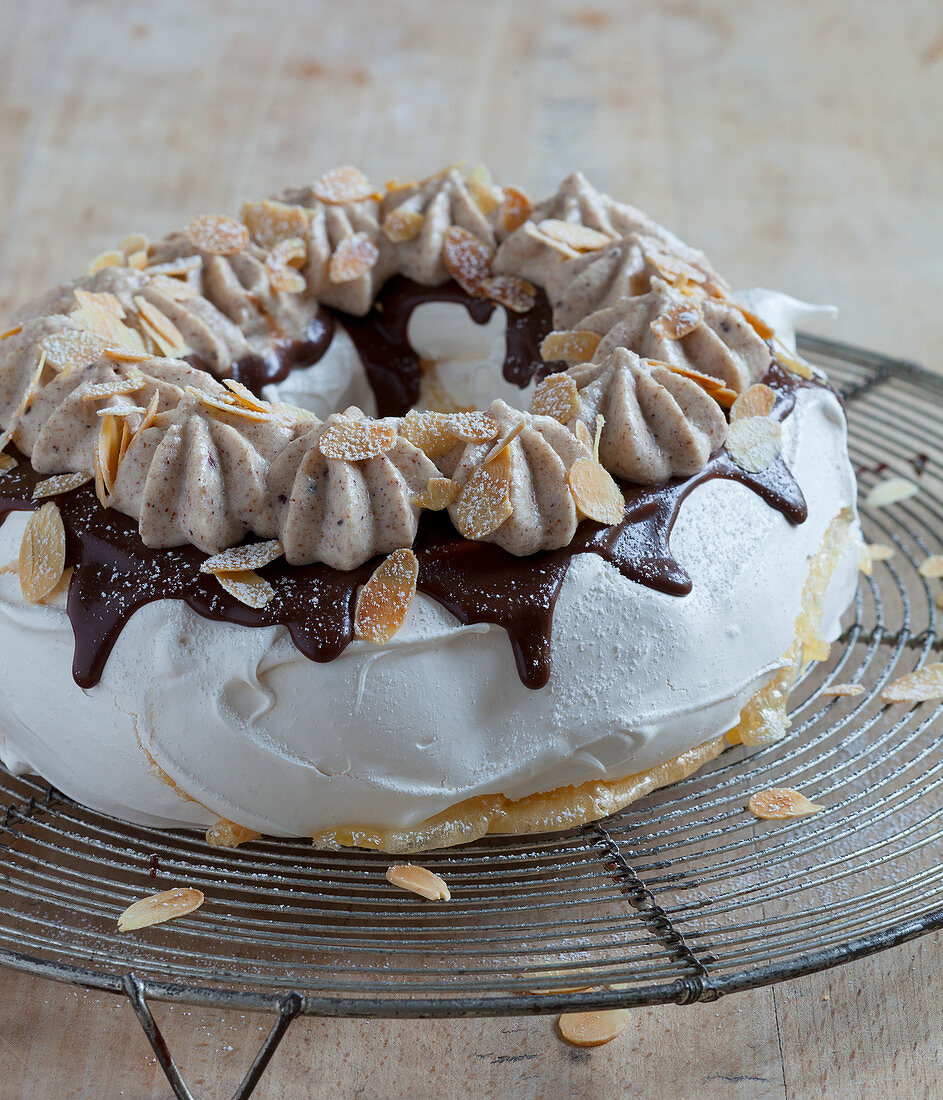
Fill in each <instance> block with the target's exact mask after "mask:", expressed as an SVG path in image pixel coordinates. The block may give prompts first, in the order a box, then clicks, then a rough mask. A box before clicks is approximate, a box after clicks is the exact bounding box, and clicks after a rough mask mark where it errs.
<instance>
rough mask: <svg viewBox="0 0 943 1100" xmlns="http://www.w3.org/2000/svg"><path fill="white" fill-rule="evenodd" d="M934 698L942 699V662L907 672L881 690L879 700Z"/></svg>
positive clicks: (906, 701)
mask: <svg viewBox="0 0 943 1100" xmlns="http://www.w3.org/2000/svg"><path fill="white" fill-rule="evenodd" d="M934 699H943V664H939V663H934V664H929V665H924V666H923V668H918V669H915V670H914V671H913V672H908V673H907V674H906V675H905V676H901V677H900V679H898V680H894V682H893V683H891V684H888V686H887V687H886V688H885V689H884V690H883V691H882V692H881V700H882V701H883V702H884V703H887V704H888V705H890V704H892V703H910V704H911V705H913V706H916V704H917V703H928V702H930V701H931V700H934Z"/></svg>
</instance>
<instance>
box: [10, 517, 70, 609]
mask: <svg viewBox="0 0 943 1100" xmlns="http://www.w3.org/2000/svg"><path fill="white" fill-rule="evenodd" d="M64 571H65V528H64V527H63V525H62V516H61V515H60V514H59V509H58V508H57V507H56V505H55V504H54V503H53V502H52V501H51V500H50V501H47V502H46V503H45V504H44V505H43V506H42V507H41V508H40V509H39V510H38V511H36V512H33V514H32V515H31V516H30V517H29V520H28V521H27V523H26V529H25V530H24V532H23V539H22V541H21V543H20V560H19V567H18V572H19V574H20V588H21V589H22V591H23V598H24V599H25V600H26V601H27V602H29V603H41V602H42V601H43V599H45V597H46V596H48V595H49V593H50V592H52V590H53V589H54V588H55V587H56V586H57V585H58V584H59V581H60V580H61V579H62V574H63V572H64Z"/></svg>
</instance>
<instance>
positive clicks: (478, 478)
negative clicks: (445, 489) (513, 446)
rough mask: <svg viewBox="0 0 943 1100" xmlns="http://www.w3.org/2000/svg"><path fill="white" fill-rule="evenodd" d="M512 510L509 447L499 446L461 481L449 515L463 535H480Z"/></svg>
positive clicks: (468, 536) (507, 515)
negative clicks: (466, 479) (459, 491)
mask: <svg viewBox="0 0 943 1100" xmlns="http://www.w3.org/2000/svg"><path fill="white" fill-rule="evenodd" d="M513 512H514V506H513V505H512V504H511V458H510V451H509V450H508V448H507V447H503V448H502V449H501V451H500V452H499V454H498V455H497V457H496V458H495V459H494V460H493V461H492V462H488V463H483V464H482V465H481V466H479V467H478V468H477V469H476V470H475V471H474V473H473V474H472V475H471V477H469V479H468V481H466V482H465V485H464V486H463V487H462V491H461V493H459V496H458V500H457V501H456V503H455V515H454V517H453V518H454V522H455V526H456V527H457V528H458V530H459V532H460V533H461V534H462V535H463V536H464V537H465V538H467V539H483V538H485V537H486V536H488V535H490V534H491V533H492V532H493V531H497V529H498V528H499V527H500V526H501V524H502V523H504V521H505V520H506V519H508V518H509V517H510V516H511V515H512V514H513Z"/></svg>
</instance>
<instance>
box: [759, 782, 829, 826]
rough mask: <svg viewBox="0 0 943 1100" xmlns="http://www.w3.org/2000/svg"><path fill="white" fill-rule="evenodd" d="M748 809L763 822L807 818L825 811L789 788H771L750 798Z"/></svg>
mask: <svg viewBox="0 0 943 1100" xmlns="http://www.w3.org/2000/svg"><path fill="white" fill-rule="evenodd" d="M747 808H748V809H749V811H750V813H752V814H753V815H754V816H756V817H758V818H761V819H762V820H764V821H766V820H780V819H781V820H785V819H786V818H791V817H806V816H807V815H808V814H814V813H818V811H819V810H824V809H825V807H824V806H817V805H816V804H815V803H814V802H810V801H809V800H808V799H807V798H806V796H805V795H804V794H799V792H798V791H793V790H790V789H789V787H770V788H769V790H766V791H758V792H757V793H756V794H754V795H751V796H750V801H749V802H748V803H747Z"/></svg>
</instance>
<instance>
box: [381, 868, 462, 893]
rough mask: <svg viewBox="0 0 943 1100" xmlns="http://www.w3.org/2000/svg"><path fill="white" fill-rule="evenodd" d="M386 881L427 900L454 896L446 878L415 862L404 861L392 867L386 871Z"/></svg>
mask: <svg viewBox="0 0 943 1100" xmlns="http://www.w3.org/2000/svg"><path fill="white" fill-rule="evenodd" d="M386 881H387V882H389V883H391V884H392V885H393V886H398V887H399V888H400V889H401V890H408V891H409V892H410V893H411V894H418V895H419V896H420V897H422V898H425V899H426V901H450V900H451V898H452V895H451V893H450V892H449V888H448V886H447V885H446V883H445V879H444V878H440V876H439V875H437V874H435V873H434V872H432V871H430V870H429V868H428V867H420V866H419V865H418V864H415V863H402V864H398V865H396V866H394V867H390V868H389V869H388V870H387V872H386Z"/></svg>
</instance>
